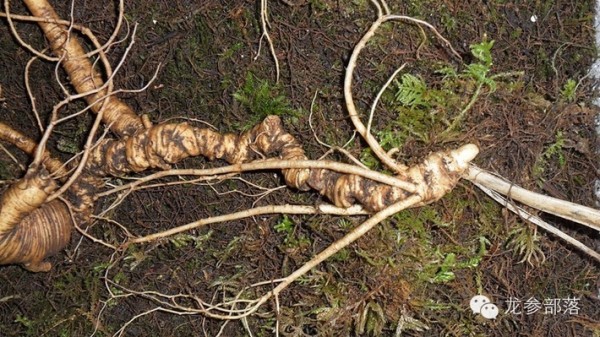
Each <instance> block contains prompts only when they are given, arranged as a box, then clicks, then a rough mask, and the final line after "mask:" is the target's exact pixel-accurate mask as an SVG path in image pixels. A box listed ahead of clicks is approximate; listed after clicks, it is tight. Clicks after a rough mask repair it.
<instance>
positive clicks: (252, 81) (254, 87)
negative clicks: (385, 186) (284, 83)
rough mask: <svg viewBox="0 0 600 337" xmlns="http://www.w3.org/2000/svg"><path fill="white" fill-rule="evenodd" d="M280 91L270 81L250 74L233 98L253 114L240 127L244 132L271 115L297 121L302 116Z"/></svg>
mask: <svg viewBox="0 0 600 337" xmlns="http://www.w3.org/2000/svg"><path fill="white" fill-rule="evenodd" d="M278 91H279V90H278V88H277V87H276V86H273V85H271V84H269V82H268V81H263V80H259V79H258V78H256V77H254V75H252V74H251V73H248V75H247V76H246V82H245V83H244V85H243V86H242V87H241V88H240V89H239V90H238V91H236V92H235V93H234V94H233V98H234V99H235V100H237V101H238V102H240V103H241V104H242V106H244V107H245V108H246V109H248V110H249V111H250V112H251V115H250V116H249V118H248V119H247V120H245V121H244V124H243V125H240V128H241V129H242V130H244V131H245V130H248V129H249V128H250V127H252V126H254V125H256V124H258V122H260V121H261V120H263V119H264V118H265V117H267V116H269V115H277V116H280V117H286V118H296V119H297V118H298V117H300V116H301V112H300V111H298V110H296V109H294V108H292V107H291V103H290V102H289V101H288V99H287V98H286V97H285V96H284V95H281V94H279V92H278Z"/></svg>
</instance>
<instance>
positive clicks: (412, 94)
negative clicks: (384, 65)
mask: <svg viewBox="0 0 600 337" xmlns="http://www.w3.org/2000/svg"><path fill="white" fill-rule="evenodd" d="M426 92H427V84H425V81H423V79H422V78H420V77H417V76H414V75H411V74H404V75H402V78H401V79H400V83H399V84H398V92H396V100H397V101H399V102H400V103H402V104H403V105H405V106H407V107H409V108H414V107H417V106H427V102H426V100H425V93H426Z"/></svg>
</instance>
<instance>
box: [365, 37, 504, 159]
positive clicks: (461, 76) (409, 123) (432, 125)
mask: <svg viewBox="0 0 600 337" xmlns="http://www.w3.org/2000/svg"><path fill="white" fill-rule="evenodd" d="M493 46H494V41H487V40H483V41H482V42H480V43H476V44H473V45H471V46H470V48H471V54H472V55H473V57H474V60H475V61H474V62H472V63H471V64H468V65H466V66H465V68H464V69H463V70H462V71H460V72H459V71H458V70H457V69H456V68H455V67H454V66H451V65H448V64H438V65H437V69H436V70H435V71H434V73H435V74H437V75H439V76H441V81H439V82H438V83H436V85H433V86H430V85H428V84H427V83H426V82H425V80H423V78H422V77H421V76H418V75H413V74H409V73H406V74H403V75H402V76H401V77H400V78H399V79H398V80H396V81H395V85H396V92H395V93H394V96H393V102H392V104H395V105H396V110H397V112H398V118H397V119H396V121H395V122H394V123H392V124H391V125H389V126H388V127H386V128H385V129H383V130H380V131H378V132H376V135H377V138H378V140H379V141H380V144H381V145H382V147H383V148H384V149H386V150H389V149H391V148H396V147H400V146H401V145H402V144H404V143H405V141H406V139H407V138H409V137H414V138H416V139H417V140H419V141H421V142H423V143H430V142H431V141H432V140H434V139H435V140H437V141H444V140H445V139H447V138H448V137H450V136H452V134H453V132H455V131H456V130H457V129H459V126H460V124H461V123H462V121H463V120H464V118H465V116H466V114H467V112H468V111H470V109H471V108H472V107H473V105H474V104H475V102H476V101H477V99H478V98H479V97H480V96H481V94H482V92H484V89H486V88H487V91H488V92H490V93H491V92H494V91H495V90H496V88H497V86H498V84H497V82H496V79H497V78H499V77H503V76H512V75H514V74H513V73H510V74H509V73H507V74H496V75H490V73H491V69H492V65H493V59H492V53H491V50H492V47H493ZM465 95H468V96H469V98H468V100H467V103H466V105H465V103H464V102H465V98H464V96H465ZM432 135H433V136H434V137H435V138H432ZM361 159H362V160H364V162H365V164H366V165H367V166H369V167H376V163H375V162H376V159H375V158H374V157H373V156H372V154H371V153H369V152H368V151H367V152H365V153H363V154H362V155H361Z"/></svg>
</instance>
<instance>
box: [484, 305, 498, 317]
mask: <svg viewBox="0 0 600 337" xmlns="http://www.w3.org/2000/svg"><path fill="white" fill-rule="evenodd" d="M480 313H481V316H483V317H484V318H487V319H495V318H496V317H497V316H498V307H497V306H496V305H495V304H494V303H488V304H484V305H483V306H482V307H481V312H480Z"/></svg>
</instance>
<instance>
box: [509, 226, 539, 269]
mask: <svg viewBox="0 0 600 337" xmlns="http://www.w3.org/2000/svg"><path fill="white" fill-rule="evenodd" d="M506 247H507V248H509V249H512V250H513V251H514V252H515V253H516V254H517V255H519V256H520V257H521V260H520V261H519V263H523V262H525V261H527V263H529V264H530V265H532V266H533V265H535V264H542V263H544V261H546V256H545V255H544V251H542V248H541V247H540V238H539V236H538V235H537V229H536V228H535V227H533V228H532V227H530V226H520V227H518V228H516V229H515V230H513V231H511V232H510V237H509V239H508V241H507V243H506Z"/></svg>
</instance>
